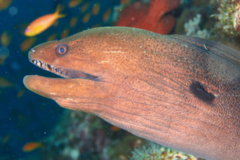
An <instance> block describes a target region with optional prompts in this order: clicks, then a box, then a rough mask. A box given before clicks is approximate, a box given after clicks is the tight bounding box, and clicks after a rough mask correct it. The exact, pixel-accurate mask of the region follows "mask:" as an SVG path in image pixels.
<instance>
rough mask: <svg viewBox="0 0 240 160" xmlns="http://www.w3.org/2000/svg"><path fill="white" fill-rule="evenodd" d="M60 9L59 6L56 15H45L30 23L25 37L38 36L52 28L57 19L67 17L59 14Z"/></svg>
mask: <svg viewBox="0 0 240 160" xmlns="http://www.w3.org/2000/svg"><path fill="white" fill-rule="evenodd" d="M60 7H61V6H60V5H58V6H57V9H56V11H55V13H53V14H47V15H44V16H42V17H39V18H37V19H36V20H34V21H33V22H32V23H30V24H29V26H27V28H26V30H25V32H24V34H25V36H29V37H31V36H36V35H38V34H40V33H42V32H43V31H45V30H46V29H48V28H49V27H51V26H52V25H53V24H54V22H55V21H56V20H57V19H59V18H63V17H65V16H66V15H65V14H59V10H60Z"/></svg>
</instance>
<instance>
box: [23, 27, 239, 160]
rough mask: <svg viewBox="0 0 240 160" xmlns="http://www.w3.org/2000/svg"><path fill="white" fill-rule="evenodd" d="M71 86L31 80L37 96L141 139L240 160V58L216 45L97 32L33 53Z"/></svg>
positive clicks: (118, 30)
mask: <svg viewBox="0 0 240 160" xmlns="http://www.w3.org/2000/svg"><path fill="white" fill-rule="evenodd" d="M29 60H30V61H31V62H32V63H33V64H35V65H37V66H38V67H40V68H42V69H45V70H47V71H50V72H53V73H55V74H57V75H59V76H62V77H64V78H47V77H42V76H37V75H32V76H26V77H25V78H24V84H25V86H26V87H27V88H28V89H30V90H31V91H33V92H35V93H37V94H39V95H42V96H44V97H47V98H50V99H53V100H55V101H56V102H57V103H58V104H59V105H60V106H62V107H64V108H68V109H73V110H80V111H84V112H90V113H93V114H95V115H97V116H99V117H101V118H103V119H104V120H106V121H108V122H109V123H111V124H113V125H115V126H118V127H120V128H123V129H124V130H127V131H129V132H131V133H133V134H135V135H137V136H139V137H143V138H145V139H148V140H151V141H154V142H156V143H159V144H161V145H164V146H167V147H170V148H173V149H177V150H180V151H184V152H187V153H190V154H193V155H195V156H198V157H201V158H206V159H218V160H220V159H222V160H226V159H231V160H233V159H234V160H235V159H239V157H240V53H239V52H238V51H236V50H234V49H231V48H229V47H227V46H224V45H222V44H219V43H216V42H212V41H209V40H204V39H199V38H193V37H186V36H178V35H174V36H164V35H160V34H156V33H153V32H149V31H145V30H141V29H135V28H127V27H103V28H96V29H89V30H87V31H83V32H80V33H78V34H75V35H73V36H71V37H68V38H65V39H62V40H60V41H51V42H46V43H43V44H41V45H38V46H36V47H34V48H33V49H31V50H30V52H29Z"/></svg>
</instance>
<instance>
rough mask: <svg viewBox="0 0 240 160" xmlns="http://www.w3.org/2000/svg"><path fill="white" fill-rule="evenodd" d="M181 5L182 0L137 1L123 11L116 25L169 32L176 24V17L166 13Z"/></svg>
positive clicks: (162, 32) (161, 32)
mask: <svg viewBox="0 0 240 160" xmlns="http://www.w3.org/2000/svg"><path fill="white" fill-rule="evenodd" d="M179 5H180V0H157V1H156V0H151V1H150V4H147V3H146V2H141V1H136V2H134V3H132V4H131V5H129V6H127V7H126V8H124V9H123V11H122V12H121V15H120V17H119V19H118V20H117V22H116V24H115V25H116V26H128V27H135V28H141V29H145V30H149V31H153V32H156V33H160V34H168V33H169V32H170V31H171V30H172V29H173V27H174V26H175V21H176V20H175V17H174V16H172V15H170V14H168V15H166V13H168V12H170V11H172V10H173V9H175V8H177V7H178V6H179Z"/></svg>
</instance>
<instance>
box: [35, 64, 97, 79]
mask: <svg viewBox="0 0 240 160" xmlns="http://www.w3.org/2000/svg"><path fill="white" fill-rule="evenodd" d="M31 62H32V63H33V64H35V65H36V66H38V67H40V68H42V69H44V70H47V71H49V72H52V73H54V74H57V75H59V76H61V77H64V78H81V79H90V80H94V81H99V80H100V79H99V77H98V76H94V75H90V74H88V73H84V72H81V71H78V70H71V69H67V68H61V67H56V66H53V65H50V64H47V63H44V62H42V61H39V60H31Z"/></svg>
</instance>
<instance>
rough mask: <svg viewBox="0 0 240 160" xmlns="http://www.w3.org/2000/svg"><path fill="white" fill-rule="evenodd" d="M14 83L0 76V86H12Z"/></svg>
mask: <svg viewBox="0 0 240 160" xmlns="http://www.w3.org/2000/svg"><path fill="white" fill-rule="evenodd" d="M14 86H15V84H14V83H12V82H10V81H8V80H7V79H5V78H3V77H0V88H7V87H14Z"/></svg>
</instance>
